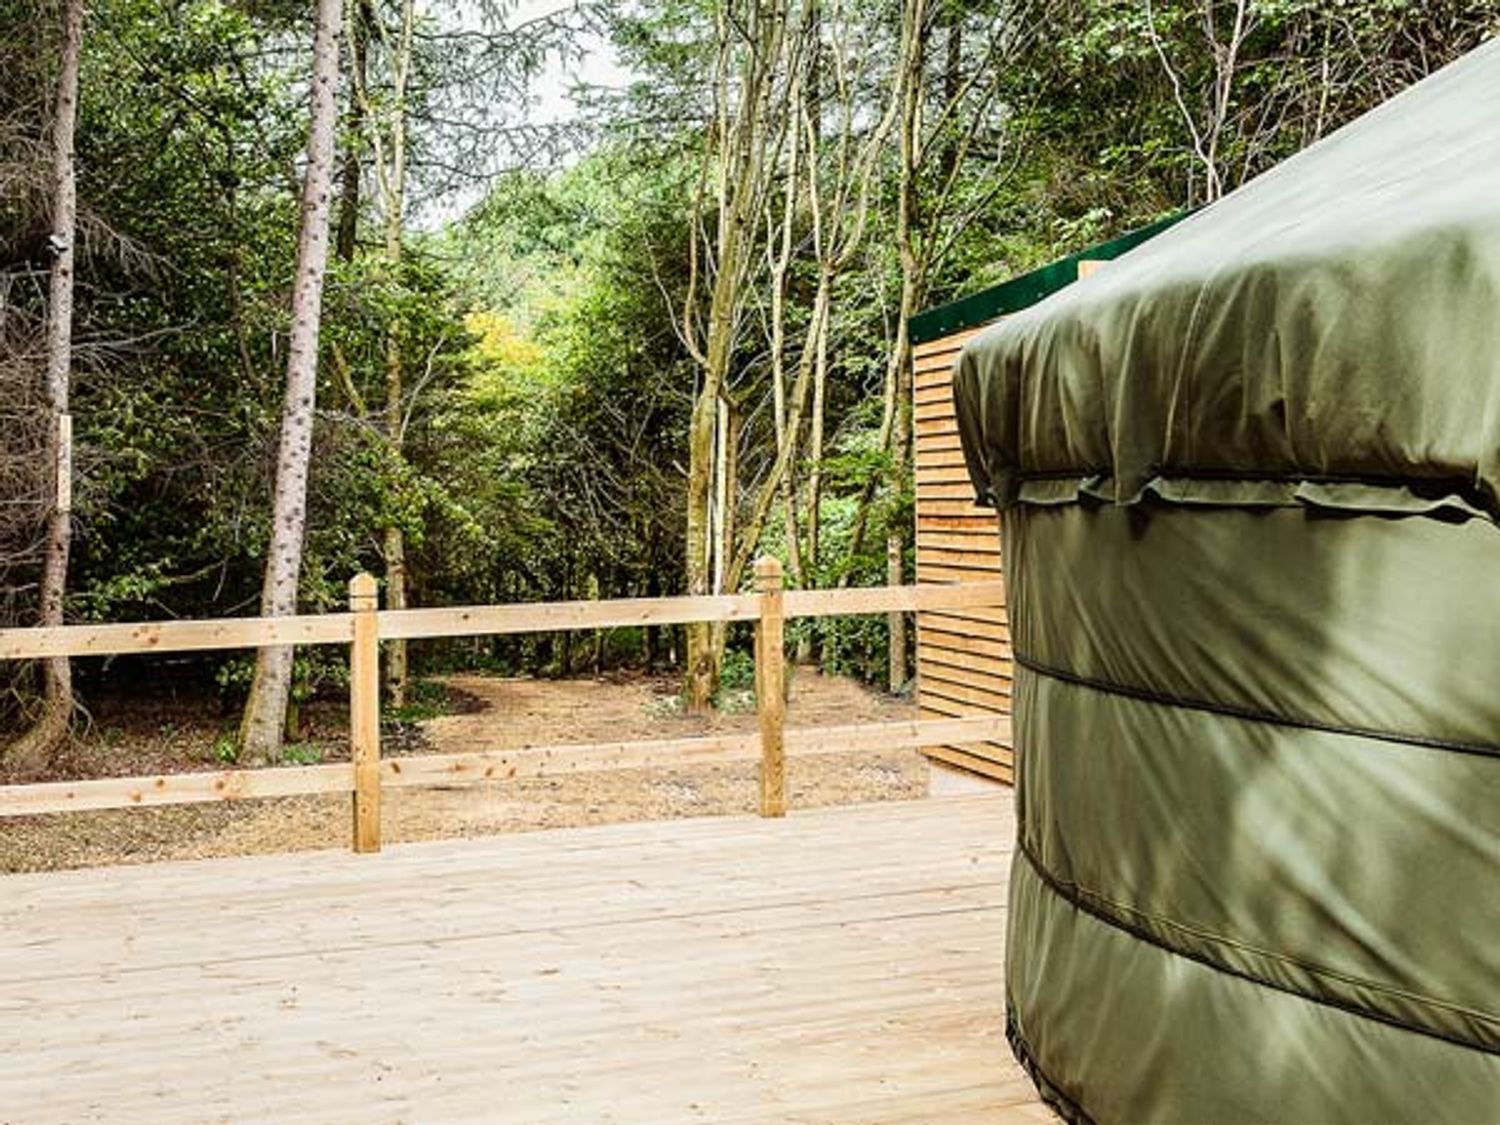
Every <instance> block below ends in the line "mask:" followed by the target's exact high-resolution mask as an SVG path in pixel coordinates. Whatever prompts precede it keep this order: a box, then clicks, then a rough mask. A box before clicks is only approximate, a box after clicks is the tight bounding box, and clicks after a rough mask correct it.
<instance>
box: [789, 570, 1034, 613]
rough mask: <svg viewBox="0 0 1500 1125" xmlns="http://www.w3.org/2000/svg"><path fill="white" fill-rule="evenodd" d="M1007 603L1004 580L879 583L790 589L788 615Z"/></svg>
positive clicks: (987, 605) (975, 606)
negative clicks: (844, 587) (862, 585)
mask: <svg viewBox="0 0 1500 1125" xmlns="http://www.w3.org/2000/svg"><path fill="white" fill-rule="evenodd" d="M1004 604H1005V583H1004V582H1002V581H999V580H998V579H997V580H994V581H984V582H965V583H961V584H960V583H952V584H942V585H939V584H932V585H927V586H877V587H874V588H870V589H845V590H788V591H787V592H786V595H785V601H784V609H785V613H786V616H787V617H839V616H843V615H845V614H850V615H852V614H858V613H897V612H918V611H924V610H926V611H930V610H939V609H980V608H986V607H992V606H1001V605H1004Z"/></svg>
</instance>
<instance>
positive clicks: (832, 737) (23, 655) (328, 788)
mask: <svg viewBox="0 0 1500 1125" xmlns="http://www.w3.org/2000/svg"><path fill="white" fill-rule="evenodd" d="M755 575H756V592H755V593H753V594H729V595H717V596H710V597H686V598H650V599H621V600H614V601H593V602H551V603H540V604H526V605H507V606H467V607H458V608H452V609H407V610H380V609H379V608H378V597H377V592H376V590H377V587H376V583H375V580H374V579H373V578H371V577H370V576H369V575H364V574H362V575H358V576H357V577H355V579H354V580H353V581H352V582H351V583H350V584H349V612H347V613H334V614H323V615H318V616H302V617H282V618H225V619H221V620H210V621H170V622H151V623H143V624H128V625H70V626H64V627H62V628H52V629H5V630H0V660H30V659H38V658H42V657H49V656H113V655H129V654H141V653H156V652H195V651H205V650H223V649H244V648H265V647H276V646H281V645H310V644H345V645H348V646H349V647H350V659H349V672H350V675H349V707H350V723H349V740H350V756H351V761H350V762H349V763H348V764H345V763H339V764H333V765H320V766H296V767H279V768H270V769H253V770H226V771H220V772H214V773H209V772H203V773H179V774H162V775H159V776H153V777H116V778H100V779H98V780H90V781H65V782H49V783H45V784H40V785H13V786H0V818H4V817H14V816H31V815H38V814H43V813H58V812H76V811H83V810H97V809H119V808H137V807H152V806H162V805H177V804H192V803H201V802H212V801H238V800H251V799H260V798H266V797H289V796H306V795H316V794H330V793H349V794H352V797H353V829H352V843H353V847H354V850H355V851H359V852H374V851H379V849H380V795H381V790H382V787H391V788H406V787H411V786H422V785H454V784H473V783H483V782H486V781H501V780H509V779H512V778H521V777H550V776H557V775H562V774H568V773H576V772H580V771H585V770H598V769H629V768H641V767H643V766H647V765H652V764H658V763H659V762H660V761H661V760H662V758H663V757H664V756H671V758H672V761H673V764H702V763H710V762H712V763H720V762H741V761H754V760H757V759H759V761H760V764H761V768H760V812H761V815H762V816H768V817H777V816H782V815H784V814H785V812H786V756H787V754H788V752H790V753H793V754H805V753H815V752H829V751H835V750H837V751H851V750H868V749H879V748H892V749H894V748H900V747H912V746H928V745H938V744H944V743H950V744H951V743H966V742H982V741H990V740H999V741H1005V740H1007V739H1008V738H1009V734H1010V731H1009V722H1010V721H1009V719H1008V718H1007V717H1005V716H1003V715H998V714H997V715H994V716H988V715H985V716H978V717H974V718H965V719H941V720H923V721H911V722H895V723H869V724H862V725H859V726H841V727H815V728H806V729H792V730H788V729H786V715H785V697H784V690H783V685H784V683H785V665H784V661H785V655H784V640H783V637H784V628H783V626H784V622H785V621H786V620H787V619H788V618H805V617H837V616H846V615H855V614H868V613H895V612H911V611H917V610H958V611H962V610H986V609H993V608H995V607H997V606H1003V605H1004V604H1005V591H1004V586H1003V584H1002V583H1000V582H974V583H964V584H955V585H928V586H883V587H876V588H868V589H844V590H791V591H783V589H782V585H783V578H782V570H781V564H780V563H779V562H778V561H777V560H775V559H762V560H760V561H759V562H758V563H757V564H756V568H755ZM733 621H747V622H753V623H754V625H755V641H756V643H755V685H756V706H757V711H758V713H759V728H760V729H759V730H758V731H757V732H751V733H742V734H730V735H718V736H710V737H701V738H682V739H657V740H649V741H633V742H613V743H581V744H573V745H555V746H535V747H521V748H517V749H508V750H494V751H476V752H472V753H462V754H426V755H410V756H403V757H397V758H382V756H381V748H380V676H379V646H380V642H381V641H383V640H387V641H388V640H425V639H433V638H438V637H461V636H480V635H490V634H515V633H537V632H560V631H565V630H575V629H579V630H581V629H611V628H628V627H638V626H647V625H682V624H689V623H693V622H733Z"/></svg>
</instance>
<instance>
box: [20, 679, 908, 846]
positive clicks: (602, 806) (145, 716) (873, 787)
mask: <svg viewBox="0 0 1500 1125" xmlns="http://www.w3.org/2000/svg"><path fill="white" fill-rule="evenodd" d="M440 683H441V686H442V688H443V689H444V692H445V694H446V696H447V702H446V705H445V706H444V708H443V709H444V710H445V711H446V712H447V713H445V714H442V715H439V716H436V717H433V718H429V719H426V720H425V721H421V722H416V723H404V724H401V725H399V726H398V727H397V729H396V730H394V731H389V732H388V733H387V735H386V741H387V745H388V746H389V747H390V752H400V753H456V752H462V751H472V750H478V749H488V750H496V749H505V748H513V747H520V746H527V745H533V746H539V745H544V744H548V743H579V742H605V741H621V740H632V739H650V738H683V737H691V736H694V735H700V734H711V733H724V732H732V731H743V730H754V729H755V726H756V717H755V715H754V713H753V711H751V710H748V709H745V710H742V711H741V712H740V713H728V712H718V713H715V714H713V715H710V716H695V715H687V714H683V713H682V712H681V711H680V709H679V708H678V707H676V705H675V703H676V691H677V688H678V680H676V679H675V678H670V677H665V676H649V675H645V674H641V673H621V674H614V675H608V676H604V677H600V678H592V679H571V680H539V679H502V678H498V677H491V676H478V675H460V676H451V677H445V678H443V679H442V680H441V681H440ZM343 710H344V708H343V706H342V705H341V704H336V703H328V704H315V705H313V706H311V707H309V708H308V709H307V715H306V720H305V721H306V723H307V727H308V739H307V741H306V742H304V743H302V744H299V746H298V747H296V748H295V751H296V756H297V757H298V758H299V759H300V760H317V761H337V760H339V759H341V758H347V756H348V755H347V750H346V748H345V743H346V738H345V730H346V728H345V718H344V714H343ZM204 712H205V708H204V706H203V703H202V700H201V699H194V698H192V697H184V698H181V699H168V700H162V699H153V700H115V701H105V702H101V704H100V705H99V707H98V710H97V711H96V714H95V719H94V724H93V726H92V727H91V729H90V732H89V733H88V734H87V735H86V736H85V737H84V738H82V739H80V741H79V742H78V744H77V746H76V747H75V749H74V750H73V751H72V753H71V754H70V756H69V757H68V758H67V759H66V760H65V761H64V762H62V763H60V765H61V770H60V774H61V775H62V776H69V777H104V776H110V775H116V776H125V775H139V774H157V773H167V772H176V771H186V770H194V769H200V770H201V769H223V768H225V764H224V763H223V762H222V761H220V760H219V759H218V751H217V749H216V747H218V746H221V745H223V740H224V726H225V721H226V720H225V719H224V718H216V717H214V716H213V715H212V714H205V713H204ZM915 716H916V711H915V708H914V706H913V705H912V703H911V701H910V700H906V699H900V698H896V697H893V696H889V695H883V694H880V693H877V692H874V691H871V690H869V689H867V688H865V687H863V686H862V685H860V684H859V683H857V682H855V681H852V680H848V679H843V678H840V677H832V676H824V675H821V674H820V673H818V672H816V671H813V670H810V669H806V668H803V669H798V670H797V672H796V675H795V677H794V678H793V681H792V686H791V698H790V701H789V706H788V714H787V721H788V724H789V725H792V726H799V727H812V726H834V725H846V724H852V723H861V722H889V721H895V720H901V719H911V718H915ZM757 776H758V771H757V765H756V763H753V762H744V763H731V764H721V765H697V766H685V767H677V768H673V767H669V766H662V767H657V768H651V769H632V770H601V771H594V772H585V773H577V774H571V775H568V776H564V777H557V778H546V779H525V780H514V781H506V782H498V783H492V784H487V785H476V786H465V787H450V788H431V789H396V790H389V789H388V790H386V792H385V794H384V798H383V803H384V835H385V839H386V840H387V841H389V842H393V843H394V842H404V841H411V840H431V839H440V838H446V837H455V836H458V837H461V836H487V835H495V834H499V833H507V832H527V831H534V830H536V829H542V828H560V827H570V826H576V825H589V824H608V823H617V822H624V821H637V820H668V819H677V818H682V817H694V816H723V815H729V814H733V813H745V812H750V811H752V810H753V809H754V808H755V803H756V794H757ZM787 788H788V800H789V803H790V805H791V807H792V808H809V807H813V806H825V805H841V804H854V803H859V802H866V801H882V800H903V799H910V798H914V797H920V796H923V795H924V794H925V793H926V790H927V767H926V763H925V759H923V758H922V757H921V755H919V754H918V753H917V752H916V751H915V750H889V751H878V752H871V753H858V754H854V753H836V754H821V755H812V756H798V757H797V758H794V759H792V760H790V761H789V763H788V779H787ZM348 833H349V798H348V797H347V796H343V795H336V796H323V797H296V798H284V799H280V800H272V801H246V802H243V803H236V804H211V805H208V804H206V805H182V806H176V807H168V808H158V809H125V810H120V811H110V812H89V813H66V814H58V815H53V816H39V817H28V818H19V819H12V820H0V872H20V871H49V870H60V869H64V868H70V867H88V866H98V865H108V864H122V863H146V862H152V861H156V860H166V859H197V858H206V857H210V856H229V855H250V854H258V853H265V852H281V851H302V850H309V849H316V848H338V847H345V846H347V843H348Z"/></svg>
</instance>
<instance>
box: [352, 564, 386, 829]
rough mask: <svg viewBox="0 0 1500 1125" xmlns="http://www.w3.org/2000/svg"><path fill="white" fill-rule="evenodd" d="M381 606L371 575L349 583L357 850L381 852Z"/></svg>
mask: <svg viewBox="0 0 1500 1125" xmlns="http://www.w3.org/2000/svg"><path fill="white" fill-rule="evenodd" d="M379 609H380V595H379V589H378V587H377V586H376V584H375V579H374V578H373V577H371V576H370V575H368V574H357V575H355V576H354V578H353V580H352V581H351V582H350V583H349V610H350V612H351V613H352V614H353V615H354V640H353V643H352V644H351V646H350V649H349V751H350V754H349V756H350V759H351V760H352V761H353V763H354V834H353V847H354V850H355V851H356V852H363V853H369V852H378V851H379V850H380V621H379V618H378V617H377V613H378V611H379Z"/></svg>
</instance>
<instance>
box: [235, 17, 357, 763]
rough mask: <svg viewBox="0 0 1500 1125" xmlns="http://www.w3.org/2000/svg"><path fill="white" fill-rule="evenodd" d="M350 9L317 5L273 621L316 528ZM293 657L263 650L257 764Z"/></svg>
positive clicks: (254, 740)
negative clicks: (327, 292) (321, 365)
mask: <svg viewBox="0 0 1500 1125" xmlns="http://www.w3.org/2000/svg"><path fill="white" fill-rule="evenodd" d="M341 11H342V0H318V15H317V28H316V31H315V32H314V36H313V67H312V97H311V103H312V109H311V113H310V115H309V123H308V141H307V170H306V172H305V173H304V175H303V186H302V233H301V237H300V239H299V241H298V246H297V273H296V278H295V281H294V283H293V289H292V306H291V313H292V332H291V338H290V341H289V344H288V349H287V363H286V400H285V404H284V406H283V412H282V420H281V440H280V446H279V449H278V452H277V458H276V487H275V493H274V498H273V501H272V505H271V509H272V519H271V541H270V545H269V549H268V551H267V555H266V570H265V584H264V587H263V589H262V593H261V606H260V608H261V615H262V616H264V617H289V616H292V615H293V614H295V613H296V612H297V591H298V582H299V579H300V577H301V570H302V547H303V538H304V536H305V534H306V529H307V479H308V470H309V466H310V464H311V459H312V441H313V418H314V408H315V405H316V402H317V387H318V383H317V377H318V339H319V327H320V323H321V318H322V304H323V277H324V273H325V271H326V269H327V264H328V228H329V216H330V213H331V211H332V191H333V149H334V131H335V126H336V124H337V121H338V73H339V66H338V58H339V50H338V38H339V26H340V23H341ZM292 657H293V650H292V649H291V648H290V647H280V648H264V649H261V650H260V651H259V653H258V654H257V657H256V663H255V676H254V679H253V680H252V682H251V687H250V698H249V700H248V702H247V703H246V705H245V716H244V721H243V723H242V725H241V730H240V739H241V745H242V748H243V750H244V752H245V753H247V754H248V755H250V756H251V757H252V758H262V759H275V758H278V757H279V756H280V753H281V739H282V732H283V729H284V727H285V725H286V711H287V701H288V698H289V696H290V693H291V686H292Z"/></svg>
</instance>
